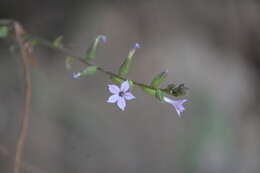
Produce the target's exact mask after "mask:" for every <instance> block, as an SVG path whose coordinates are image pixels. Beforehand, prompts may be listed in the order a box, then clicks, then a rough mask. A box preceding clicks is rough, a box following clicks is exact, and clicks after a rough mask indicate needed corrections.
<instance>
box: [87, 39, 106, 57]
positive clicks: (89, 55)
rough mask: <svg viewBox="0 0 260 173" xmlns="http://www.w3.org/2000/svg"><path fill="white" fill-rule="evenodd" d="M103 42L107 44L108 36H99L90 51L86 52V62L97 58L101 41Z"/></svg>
mask: <svg viewBox="0 0 260 173" xmlns="http://www.w3.org/2000/svg"><path fill="white" fill-rule="evenodd" d="M100 40H102V41H103V42H106V36H104V35H99V36H97V38H96V39H95V40H94V41H93V42H92V44H91V45H90V47H89V48H88V50H87V51H86V54H85V60H86V61H87V62H88V61H90V60H92V59H94V58H95V57H96V52H97V46H98V44H99V41H100Z"/></svg>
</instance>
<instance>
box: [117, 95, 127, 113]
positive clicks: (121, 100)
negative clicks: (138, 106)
mask: <svg viewBox="0 0 260 173" xmlns="http://www.w3.org/2000/svg"><path fill="white" fill-rule="evenodd" d="M117 106H118V107H119V108H120V109H121V110H122V111H124V110H125V106H126V102H125V99H124V98H123V97H119V98H118V100H117Z"/></svg>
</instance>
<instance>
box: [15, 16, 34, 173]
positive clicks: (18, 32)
mask: <svg viewBox="0 0 260 173" xmlns="http://www.w3.org/2000/svg"><path fill="white" fill-rule="evenodd" d="M13 28H14V32H15V39H16V41H17V43H18V45H19V47H20V53H21V58H22V63H23V69H24V75H25V91H24V93H25V103H24V110H23V114H22V118H21V127H20V130H19V134H18V138H17V143H16V148H15V157H14V173H19V170H20V165H21V158H22V152H23V148H24V143H25V139H26V136H27V129H28V123H29V114H30V105H31V73H30V62H29V54H28V50H27V47H26V46H25V44H24V43H25V42H24V39H23V37H22V36H23V35H24V34H25V31H24V29H23V27H22V25H21V24H19V23H18V22H16V21H14V22H13Z"/></svg>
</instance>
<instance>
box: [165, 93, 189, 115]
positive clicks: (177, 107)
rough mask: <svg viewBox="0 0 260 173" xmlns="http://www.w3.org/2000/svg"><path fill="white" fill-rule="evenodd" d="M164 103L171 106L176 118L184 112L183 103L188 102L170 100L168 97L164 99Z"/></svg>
mask: <svg viewBox="0 0 260 173" xmlns="http://www.w3.org/2000/svg"><path fill="white" fill-rule="evenodd" d="M164 101H165V102H167V103H169V104H171V105H172V106H173V107H174V108H175V110H176V112H177V114H178V116H179V117H181V113H182V112H183V111H184V110H185V108H184V106H183V103H185V102H187V101H188V100H186V99H183V100H172V99H170V98H168V97H164Z"/></svg>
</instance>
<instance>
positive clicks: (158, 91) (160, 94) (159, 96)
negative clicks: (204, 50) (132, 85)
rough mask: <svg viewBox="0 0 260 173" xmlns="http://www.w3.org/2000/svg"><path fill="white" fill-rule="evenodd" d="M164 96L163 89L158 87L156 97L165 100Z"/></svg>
mask: <svg viewBox="0 0 260 173" xmlns="http://www.w3.org/2000/svg"><path fill="white" fill-rule="evenodd" d="M163 96H164V92H163V91H161V90H160V89H157V90H156V93H155V97H156V98H157V99H158V100H160V101H163Z"/></svg>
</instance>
